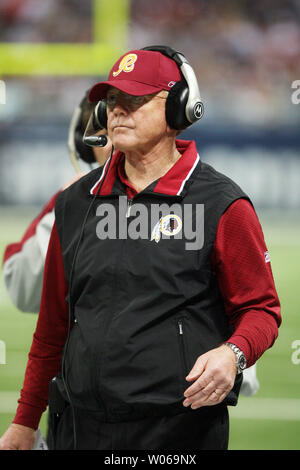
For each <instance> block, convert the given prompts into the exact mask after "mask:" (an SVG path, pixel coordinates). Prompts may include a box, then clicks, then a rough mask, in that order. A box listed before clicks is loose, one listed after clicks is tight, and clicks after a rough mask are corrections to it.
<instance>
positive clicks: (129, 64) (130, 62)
mask: <svg viewBox="0 0 300 470" xmlns="http://www.w3.org/2000/svg"><path fill="white" fill-rule="evenodd" d="M137 58H138V56H137V55H136V54H127V55H125V56H124V57H123V59H122V60H121V62H120V63H119V69H118V70H117V71H116V72H113V76H114V77H116V76H117V75H119V73H121V72H127V73H128V72H132V71H133V69H134V65H135V63H136V61H137Z"/></svg>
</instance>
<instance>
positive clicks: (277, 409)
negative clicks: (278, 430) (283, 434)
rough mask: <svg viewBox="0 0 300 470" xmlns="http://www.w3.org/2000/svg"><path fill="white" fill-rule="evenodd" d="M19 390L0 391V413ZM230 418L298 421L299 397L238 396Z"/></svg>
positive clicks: (10, 407)
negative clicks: (237, 401) (238, 398)
mask: <svg viewBox="0 0 300 470" xmlns="http://www.w3.org/2000/svg"><path fill="white" fill-rule="evenodd" d="M18 399H19V392H9V391H8V392H2V391H0V413H15V411H16V408H17V405H18V403H17V400H18ZM229 414H230V417H231V419H246V420H247V419H266V420H268V419H270V420H279V421H300V399H296V398H256V397H240V400H239V403H238V405H237V406H230V407H229Z"/></svg>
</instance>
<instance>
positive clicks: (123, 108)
mask: <svg viewBox="0 0 300 470" xmlns="http://www.w3.org/2000/svg"><path fill="white" fill-rule="evenodd" d="M112 111H113V113H115V114H120V113H122V114H127V113H128V112H129V108H128V106H127V104H126V102H125V100H124V99H122V98H121V97H120V96H118V99H117V102H116V104H115V105H114V107H113V110H112Z"/></svg>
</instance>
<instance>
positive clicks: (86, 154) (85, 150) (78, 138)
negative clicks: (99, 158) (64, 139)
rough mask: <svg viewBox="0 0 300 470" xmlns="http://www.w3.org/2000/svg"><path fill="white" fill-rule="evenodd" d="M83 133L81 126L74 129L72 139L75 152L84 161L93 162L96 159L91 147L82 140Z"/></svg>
mask: <svg viewBox="0 0 300 470" xmlns="http://www.w3.org/2000/svg"><path fill="white" fill-rule="evenodd" d="M83 134H84V130H83V129H82V128H81V127H80V128H77V129H76V130H75V135H74V139H75V148H76V151H77V154H78V156H79V158H81V160H83V161H84V162H86V163H95V161H96V159H95V156H94V152H93V149H92V148H91V147H89V146H88V145H86V144H85V143H84V142H83Z"/></svg>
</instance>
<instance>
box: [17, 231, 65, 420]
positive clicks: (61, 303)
mask: <svg viewBox="0 0 300 470" xmlns="http://www.w3.org/2000/svg"><path fill="white" fill-rule="evenodd" d="M67 291H68V286H67V283H66V280H65V275H64V267H63V260H62V254H61V247H60V241H59V237H58V233H57V228H56V224H55V223H54V226H53V229H52V232H51V237H50V242H49V248H48V253H47V257H46V262H45V272H44V282H43V291H42V300H41V308H40V312H39V317H38V322H37V326H36V330H35V333H34V336H33V342H32V345H31V349H30V353H29V359H28V363H27V368H26V372H25V378H24V384H23V388H22V390H21V397H20V399H19V405H18V408H17V413H16V416H15V418H14V420H13V422H14V423H18V424H22V425H23V426H28V427H31V428H33V429H37V427H38V424H39V421H40V418H41V415H42V413H43V412H44V411H45V409H46V407H47V404H48V395H49V383H50V381H51V379H52V378H53V377H54V376H55V375H56V374H57V373H58V371H59V370H60V366H61V357H62V350H63V347H64V344H65V341H66V337H67V329H68V304H67V302H66V300H65V299H66V295H67Z"/></svg>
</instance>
